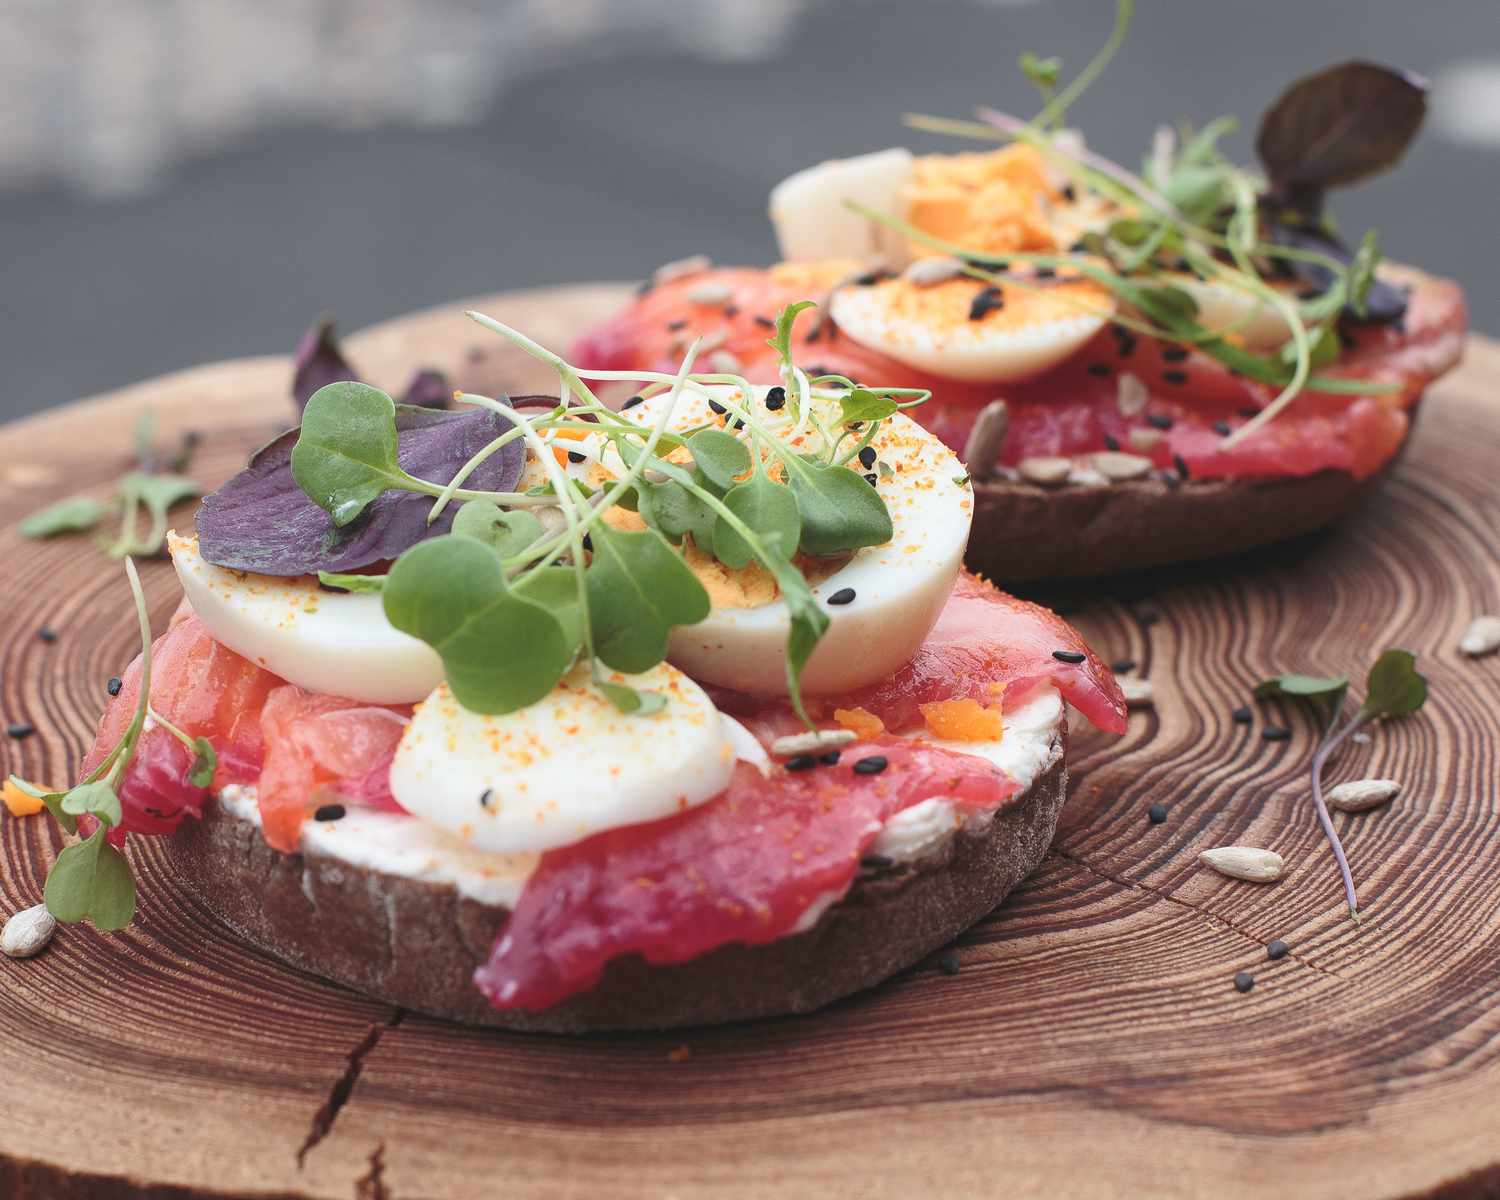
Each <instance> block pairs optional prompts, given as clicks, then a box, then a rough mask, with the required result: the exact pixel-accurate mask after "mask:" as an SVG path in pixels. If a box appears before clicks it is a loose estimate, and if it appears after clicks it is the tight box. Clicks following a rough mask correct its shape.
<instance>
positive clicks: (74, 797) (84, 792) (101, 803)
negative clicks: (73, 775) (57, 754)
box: [62, 780, 125, 829]
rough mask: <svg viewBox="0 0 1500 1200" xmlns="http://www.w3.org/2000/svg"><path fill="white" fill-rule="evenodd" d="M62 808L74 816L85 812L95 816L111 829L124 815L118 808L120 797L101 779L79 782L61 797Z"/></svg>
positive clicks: (79, 815)
mask: <svg viewBox="0 0 1500 1200" xmlns="http://www.w3.org/2000/svg"><path fill="white" fill-rule="evenodd" d="M62 810H63V812H65V813H68V814H70V815H71V816H75V817H81V816H83V815H84V814H85V813H87V814H89V815H90V816H94V817H97V818H98V819H99V820H100V821H102V822H103V823H104V824H105V825H108V826H109V827H110V828H111V829H113V828H114V827H115V826H116V825H118V824H119V823H120V822H121V821H122V820H123V819H124V816H125V814H124V813H123V812H122V811H121V809H120V798H119V797H118V796H117V795H115V789H114V788H112V787H110V786H109V784H107V783H105V782H103V781H102V780H100V781H98V782H95V783H80V784H79V785H78V786H77V787H75V788H74V789H72V791H70V792H68V793H67V794H66V795H65V796H64V797H63V798H62Z"/></svg>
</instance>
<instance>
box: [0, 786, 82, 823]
mask: <svg viewBox="0 0 1500 1200" xmlns="http://www.w3.org/2000/svg"><path fill="white" fill-rule="evenodd" d="M8 779H9V782H10V783H12V784H13V785H15V786H16V787H18V788H20V789H21V790H22V791H23V792H25V793H26V794H27V795H28V796H30V797H32V798H33V799H36V800H40V801H41V802H42V803H43V804H45V805H46V806H47V811H48V812H50V813H51V814H52V818H53V820H55V821H56V822H57V823H58V824H59V825H61V826H62V827H63V829H65V830H66V831H67V832H68V833H76V832H77V831H78V821H77V818H75V817H74V816H73V814H72V813H66V812H64V811H63V807H62V802H63V799H64V798H65V797H66V796H67V794H68V793H67V792H49V791H48V790H47V789H46V788H39V787H37V785H36V784H34V783H31V782H29V781H27V780H25V779H22V778H21V777H20V776H19V775H11V776H8Z"/></svg>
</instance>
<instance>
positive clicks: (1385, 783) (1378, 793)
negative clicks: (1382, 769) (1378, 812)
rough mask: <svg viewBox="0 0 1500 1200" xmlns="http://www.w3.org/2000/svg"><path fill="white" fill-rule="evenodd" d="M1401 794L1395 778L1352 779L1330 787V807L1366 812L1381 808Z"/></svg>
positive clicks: (1346, 810) (1328, 798) (1344, 810)
mask: <svg viewBox="0 0 1500 1200" xmlns="http://www.w3.org/2000/svg"><path fill="white" fill-rule="evenodd" d="M1400 794H1401V785H1400V784H1399V783H1397V782H1396V781H1395V780H1394V779H1351V780H1349V782H1348V783H1341V784H1338V785H1337V786H1336V787H1331V788H1329V789H1328V795H1327V800H1328V807H1329V808H1336V809H1338V810H1339V812H1366V811H1368V810H1369V809H1372V808H1379V807H1380V806H1381V805H1382V804H1387V803H1389V802H1390V801H1392V800H1394V799H1395V798H1396V797H1397V796H1399V795H1400Z"/></svg>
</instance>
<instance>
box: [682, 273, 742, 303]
mask: <svg viewBox="0 0 1500 1200" xmlns="http://www.w3.org/2000/svg"><path fill="white" fill-rule="evenodd" d="M733 295H734V289H733V288H731V287H730V286H729V285H728V284H727V283H723V282H721V281H720V280H717V279H705V280H704V281H703V282H702V283H699V284H695V285H694V286H693V287H690V288H688V290H687V298H688V303H690V304H708V305H712V306H713V307H714V308H723V307H724V306H725V305H726V304H728V303H729V301H730V299H731V297H733Z"/></svg>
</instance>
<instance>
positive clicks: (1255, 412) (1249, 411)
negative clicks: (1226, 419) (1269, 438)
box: [1239, 408, 1260, 421]
mask: <svg viewBox="0 0 1500 1200" xmlns="http://www.w3.org/2000/svg"><path fill="white" fill-rule="evenodd" d="M1239 413H1240V416H1242V417H1244V418H1245V419H1246V420H1247V421H1248V420H1250V418H1252V417H1258V416H1260V409H1258V408H1242V409H1240V410H1239Z"/></svg>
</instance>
